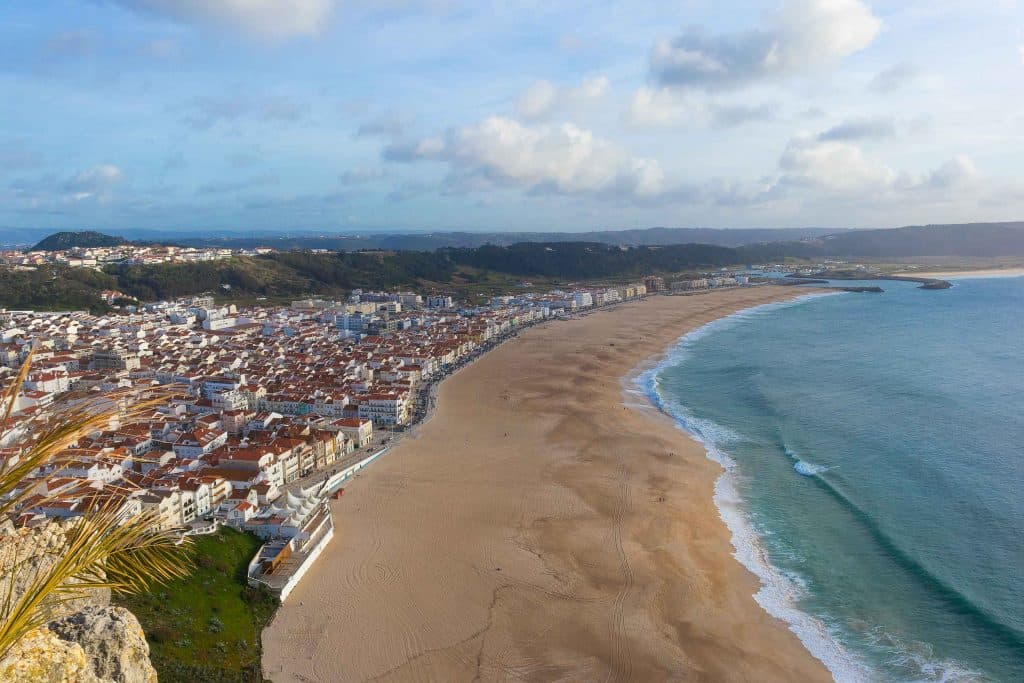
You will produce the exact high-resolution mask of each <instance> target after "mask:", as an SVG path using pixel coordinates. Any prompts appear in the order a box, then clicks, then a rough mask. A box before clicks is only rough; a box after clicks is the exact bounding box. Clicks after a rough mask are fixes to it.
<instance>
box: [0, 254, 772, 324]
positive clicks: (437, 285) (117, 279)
mask: <svg viewBox="0 0 1024 683" xmlns="http://www.w3.org/2000/svg"><path fill="white" fill-rule="evenodd" d="M771 249H772V248H771V247H767V246H766V247H762V248H760V249H757V250H756V251H757V253H758V254H760V255H768V254H769V253H771ZM749 253H750V252H747V251H741V250H737V249H730V248H728V247H714V246H708V245H699V244H698V245H675V246H671V247H632V248H620V247H612V246H608V245H605V244H593V243H581V242H568V243H547V244H544V243H541V244H537V243H530V244H520V245H513V246H511V247H481V248H479V249H441V250H438V251H432V252H426V251H402V252H379V251H372V252H334V253H312V252H307V251H291V252H278V253H272V254H266V255H264V256H252V257H250V256H236V257H233V258H230V259H224V260H220V261H203V262H193V263H178V264H160V265H119V266H110V267H107V268H105V269H104V270H103V271H102V272H97V271H94V270H92V269H88V268H67V267H64V266H56V265H54V266H41V267H39V268H38V269H36V270H33V271H21V270H10V269H0V307H6V308H14V309H18V308H37V309H59V310H63V309H67V308H89V309H91V310H94V311H100V310H104V305H102V304H101V303H100V299H99V294H100V292H101V291H102V290H116V291H119V292H122V293H124V294H125V295H127V296H128V297H132V298H135V299H138V300H140V301H155V300H160V299H169V298H174V297H179V296H188V295H192V294H199V293H203V292H213V293H215V294H219V295H221V296H233V297H256V296H266V297H293V298H297V297H300V296H306V295H310V294H315V295H342V294H345V293H347V292H348V291H350V290H351V289H354V288H357V287H358V288H368V289H381V288H407V287H413V288H420V289H443V290H446V291H462V292H470V291H472V292H476V293H481V292H485V291H487V292H492V293H494V292H497V291H507V290H508V289H509V288H510V287H511V286H512V285H514V283H515V282H516V281H517V279H518V278H521V277H529V278H545V279H547V280H548V281H560V282H568V281H573V280H584V279H597V278H607V277H635V276H639V275H642V274H645V273H648V272H678V271H682V270H695V269H705V268H717V267H721V266H728V265H732V264H736V263H741V262H744V259H746V258H748V256H749Z"/></svg>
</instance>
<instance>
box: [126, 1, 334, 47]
mask: <svg viewBox="0 0 1024 683" xmlns="http://www.w3.org/2000/svg"><path fill="white" fill-rule="evenodd" d="M114 1H115V2H117V3H119V4H121V5H123V6H125V7H128V8H130V9H135V10H141V11H144V12H149V13H152V14H157V15H160V16H166V17H170V18H172V19H175V20H178V21H185V22H190V23H200V24H213V25H218V26H226V27H229V28H237V29H240V30H242V31H245V32H246V33H250V34H253V35H256V36H260V37H263V38H270V39H282V38H290V37H293V36H300V35H314V34H316V33H319V32H320V30H321V29H322V28H323V27H324V26H325V25H326V23H327V20H328V19H329V18H330V14H331V10H332V9H333V8H334V6H335V4H336V0H114Z"/></svg>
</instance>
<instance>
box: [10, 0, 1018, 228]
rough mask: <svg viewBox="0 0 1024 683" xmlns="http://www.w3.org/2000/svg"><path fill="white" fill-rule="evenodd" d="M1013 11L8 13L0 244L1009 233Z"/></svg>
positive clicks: (393, 4) (711, 5) (322, 4)
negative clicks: (778, 230)
mask: <svg viewBox="0 0 1024 683" xmlns="http://www.w3.org/2000/svg"><path fill="white" fill-rule="evenodd" d="M1022 160H1024V0H1022V1H1021V2H1017V1H1016V0H734V1H729V0H676V1H670V0H658V1H651V2H648V1H647V0H631V1H630V2H613V1H609V0H605V1H594V2H585V1H582V0H554V1H552V0H547V1H545V2H541V1H534V0H504V1H502V2H498V1H493V2H492V1H490V0H476V1H475V2H458V1H456V0H365V1H359V0H345V1H342V0H78V1H70V0H32V1H31V2H29V1H28V0H12V1H11V2H5V3H3V4H2V6H0V229H2V227H7V228H45V229H87V228H88V229H100V230H103V229H110V230H126V229H155V230H182V231H202V230H218V231H223V230H240V231H247V230H314V231H323V232H338V231H344V232H360V231H372V230H445V229H452V230H536V231H544V230H587V229H616V228H638V227H639V228H642V227H649V226H672V227H722V228H728V227H797V226H804V227H806V226H822V227H891V226H898V225H907V224H924V223H954V222H969V221H989V220H1015V219H1016V220H1022V219H1024V173H1022V171H1024V163H1022Z"/></svg>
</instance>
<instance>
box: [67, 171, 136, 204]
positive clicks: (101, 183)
mask: <svg viewBox="0 0 1024 683" xmlns="http://www.w3.org/2000/svg"><path fill="white" fill-rule="evenodd" d="M123 179H124V174H123V173H121V169H119V168H118V167H117V166H114V165H112V164H100V165H99V166H93V167H92V168H89V169H86V170H84V171H80V172H78V173H76V174H75V175H73V176H72V177H71V178H68V179H67V180H66V181H64V183H62V185H61V188H60V189H61V190H62V192H63V194H65V195H67V196H70V197H71V198H73V199H75V200H80V199H88V198H90V197H103V196H106V195H107V194H109V193H110V192H111V191H112V190H113V189H114V188H115V187H116V186H117V185H118V184H120V183H121V181H122V180H123Z"/></svg>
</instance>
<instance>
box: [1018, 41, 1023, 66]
mask: <svg viewBox="0 0 1024 683" xmlns="http://www.w3.org/2000/svg"><path fill="white" fill-rule="evenodd" d="M1017 54H1018V55H1020V63H1021V64H1024V44H1022V45H1018V46H1017Z"/></svg>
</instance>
